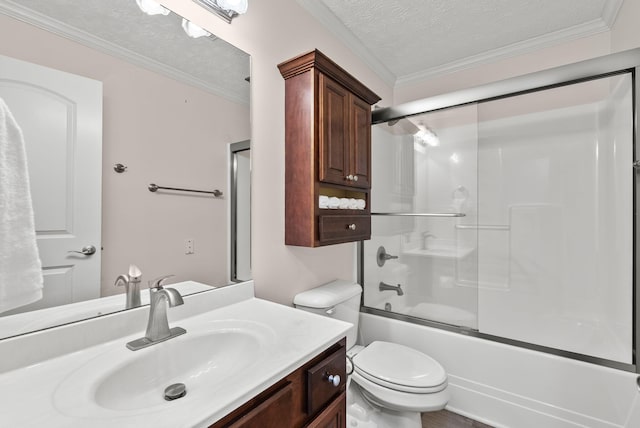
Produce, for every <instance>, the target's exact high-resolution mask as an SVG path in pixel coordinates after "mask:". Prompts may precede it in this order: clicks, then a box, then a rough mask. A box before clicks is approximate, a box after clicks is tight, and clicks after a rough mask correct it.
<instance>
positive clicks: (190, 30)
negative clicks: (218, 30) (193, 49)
mask: <svg viewBox="0 0 640 428" xmlns="http://www.w3.org/2000/svg"><path fill="white" fill-rule="evenodd" d="M182 29H183V30H184V32H185V33H187V36H189V37H191V38H194V39H197V38H198V37H209V36H210V35H211V33H210V32H208V31H207V30H205V29H204V28H202V27H199V26H197V25H196V24H194V23H193V22H191V21H189V20H188V19H185V18H182Z"/></svg>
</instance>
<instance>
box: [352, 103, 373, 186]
mask: <svg viewBox="0 0 640 428" xmlns="http://www.w3.org/2000/svg"><path fill="white" fill-rule="evenodd" d="M351 100H352V101H351V139H352V141H353V153H352V157H351V169H350V170H351V171H352V174H354V175H355V176H356V177H357V180H355V181H352V182H351V186H354V187H362V188H365V189H369V188H371V106H369V104H367V103H366V102H364V101H362V100H361V99H360V98H357V97H352V98H351Z"/></svg>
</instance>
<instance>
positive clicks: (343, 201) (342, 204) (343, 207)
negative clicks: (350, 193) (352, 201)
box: [338, 198, 349, 210]
mask: <svg viewBox="0 0 640 428" xmlns="http://www.w3.org/2000/svg"><path fill="white" fill-rule="evenodd" d="M338 208H340V209H341V210H346V209H347V208H349V198H340V205H339V206H338Z"/></svg>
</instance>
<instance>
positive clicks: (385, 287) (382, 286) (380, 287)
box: [378, 281, 404, 296]
mask: <svg viewBox="0 0 640 428" xmlns="http://www.w3.org/2000/svg"><path fill="white" fill-rule="evenodd" d="M378 290H380V291H395V292H396V293H398V296H402V295H403V294H404V291H402V288H401V285H400V284H398V285H389V284H385V283H384V282H382V281H380V285H378Z"/></svg>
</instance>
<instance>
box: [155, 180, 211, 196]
mask: <svg viewBox="0 0 640 428" xmlns="http://www.w3.org/2000/svg"><path fill="white" fill-rule="evenodd" d="M158 190H177V191H180V192H194V193H207V194H210V195H213V196H215V197H216V198H219V197H221V196H222V195H223V193H222V192H221V191H220V190H218V189H215V190H214V191H208V190H193V189H181V188H179V187H164V186H158V185H156V184H153V183H151V184H149V191H150V192H157V191H158Z"/></svg>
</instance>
